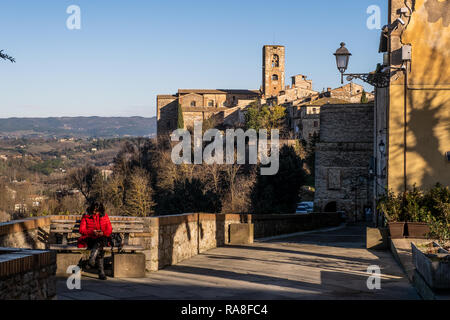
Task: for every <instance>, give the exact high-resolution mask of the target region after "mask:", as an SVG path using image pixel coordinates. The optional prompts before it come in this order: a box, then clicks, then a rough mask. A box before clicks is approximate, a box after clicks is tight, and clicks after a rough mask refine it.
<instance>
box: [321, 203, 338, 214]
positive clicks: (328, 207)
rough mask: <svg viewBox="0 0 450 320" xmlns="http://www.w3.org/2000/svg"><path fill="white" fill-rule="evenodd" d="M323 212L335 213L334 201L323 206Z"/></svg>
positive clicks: (335, 205)
mask: <svg viewBox="0 0 450 320" xmlns="http://www.w3.org/2000/svg"><path fill="white" fill-rule="evenodd" d="M323 211H324V212H336V211H337V204H336V201H330V202H328V203H327V204H326V205H325V208H324V210H323Z"/></svg>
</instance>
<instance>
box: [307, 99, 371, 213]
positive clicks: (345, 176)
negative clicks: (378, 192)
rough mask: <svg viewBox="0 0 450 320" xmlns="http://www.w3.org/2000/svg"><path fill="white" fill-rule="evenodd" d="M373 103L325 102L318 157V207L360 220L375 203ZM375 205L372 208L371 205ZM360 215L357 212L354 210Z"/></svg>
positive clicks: (316, 161) (316, 203) (316, 169)
mask: <svg viewBox="0 0 450 320" xmlns="http://www.w3.org/2000/svg"><path fill="white" fill-rule="evenodd" d="M373 125H374V106H373V104H347V105H325V106H323V107H322V108H321V112H320V134H319V143H318V144H317V148H316V157H315V187H316V192H315V196H314V203H315V209H316V210H317V211H345V212H346V213H347V216H349V218H350V220H353V221H354V220H356V218H358V220H361V219H362V218H363V212H364V208H365V207H371V206H372V202H371V199H372V192H373V191H372V189H373V186H372V182H371V181H370V177H369V164H370V163H371V158H372V156H373V148H374V147H373V145H374V143H373V138H374V133H373ZM372 209H373V208H372ZM355 212H356V213H357V216H354V213H355Z"/></svg>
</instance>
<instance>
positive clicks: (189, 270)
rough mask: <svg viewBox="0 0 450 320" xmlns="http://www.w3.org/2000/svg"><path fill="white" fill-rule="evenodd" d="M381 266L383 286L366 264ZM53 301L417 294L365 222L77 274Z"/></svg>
mask: <svg viewBox="0 0 450 320" xmlns="http://www.w3.org/2000/svg"><path fill="white" fill-rule="evenodd" d="M371 265H377V266H379V267H380V268H381V274H382V275H381V289H379V290H377V289H375V290H370V289H368V288H367V279H368V276H369V274H368V273H367V268H368V267H369V266H371ZM57 292H58V299H60V300H65V299H152V300H154V299H180V300H190V299H196V300H197V299H198V300H201V299H210V300H215V299H229V300H234V299H235V300H241V299H246V300H249V299H250V300H252V299H258V300H260V299H262V300H263V299H274V300H275V299H333V300H336V299H419V296H418V295H417V293H416V291H415V289H414V287H413V286H412V285H411V284H410V283H409V281H408V279H407V276H406V275H405V274H404V272H403V271H402V270H401V268H400V266H399V265H398V264H397V263H396V261H395V260H394V258H393V257H392V254H391V253H390V251H368V250H366V249H365V227H364V226H363V225H354V226H346V227H343V228H340V229H334V230H328V231H325V232H314V233H307V234H301V235H295V236H290V237H285V238H280V239H272V240H265V241H256V242H255V243H254V244H252V245H244V246H226V247H221V248H216V249H212V250H209V251H207V252H206V253H203V254H200V255H198V256H195V257H193V258H191V259H188V260H185V261H183V262H181V263H179V264H177V265H174V266H170V267H167V268H165V269H163V270H159V271H158V272H153V273H148V274H147V277H146V278H142V279H112V278H110V279H108V280H107V281H101V280H97V279H95V278H89V277H86V276H83V278H82V281H81V290H69V289H67V287H66V279H60V280H59V281H58V285H57Z"/></svg>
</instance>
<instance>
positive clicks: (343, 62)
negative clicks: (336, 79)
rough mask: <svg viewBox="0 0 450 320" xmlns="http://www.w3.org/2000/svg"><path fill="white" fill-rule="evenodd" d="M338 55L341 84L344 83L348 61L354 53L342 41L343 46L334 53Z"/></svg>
mask: <svg viewBox="0 0 450 320" xmlns="http://www.w3.org/2000/svg"><path fill="white" fill-rule="evenodd" d="M333 54H334V55H335V57H336V65H337V68H338V70H339V72H340V73H341V84H343V83H344V72H345V71H346V70H347V67H348V61H349V60H350V56H351V55H352V54H351V53H350V52H349V51H348V49H347V48H346V47H345V42H341V47H340V48H339V49H337V50H336V52H335V53H333Z"/></svg>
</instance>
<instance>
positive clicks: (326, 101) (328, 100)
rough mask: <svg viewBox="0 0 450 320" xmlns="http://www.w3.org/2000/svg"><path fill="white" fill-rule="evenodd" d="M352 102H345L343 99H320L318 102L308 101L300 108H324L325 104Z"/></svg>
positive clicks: (346, 102)
mask: <svg viewBox="0 0 450 320" xmlns="http://www.w3.org/2000/svg"><path fill="white" fill-rule="evenodd" d="M348 103H350V102H348V101H346V100H343V99H337V98H327V97H325V98H320V99H318V100H313V101H308V102H305V103H301V104H299V106H323V105H325V104H348Z"/></svg>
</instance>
